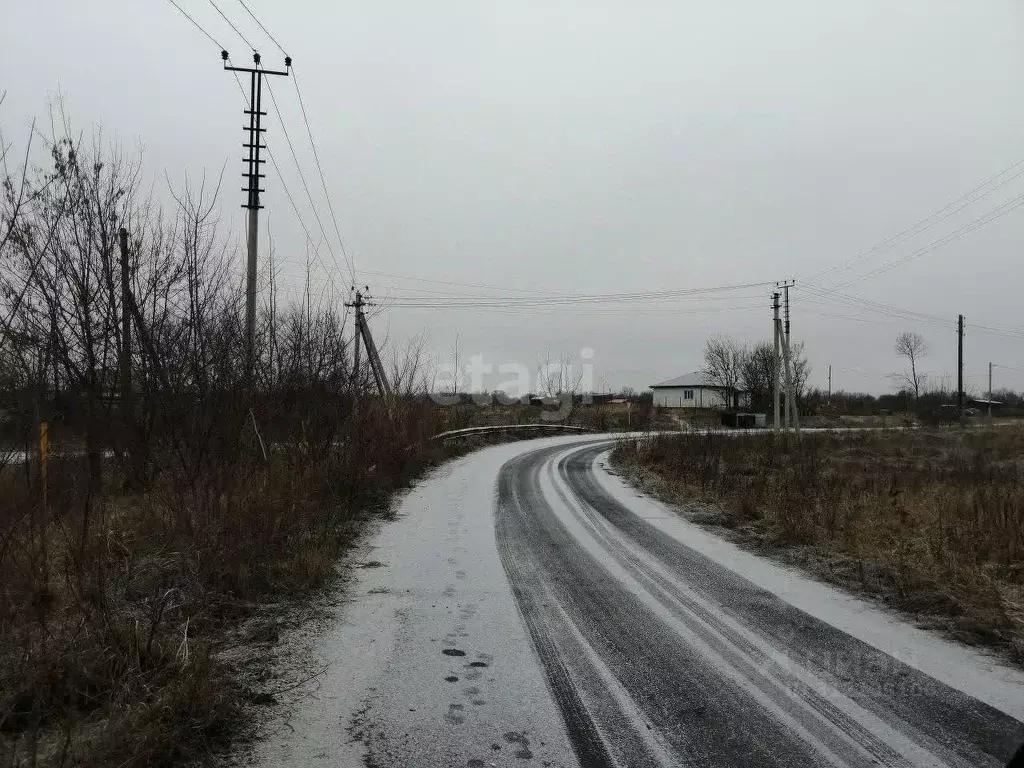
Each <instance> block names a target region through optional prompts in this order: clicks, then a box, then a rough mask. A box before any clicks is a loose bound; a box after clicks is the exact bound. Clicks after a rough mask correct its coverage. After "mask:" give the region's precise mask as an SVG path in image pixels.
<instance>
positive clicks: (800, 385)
mask: <svg viewBox="0 0 1024 768" xmlns="http://www.w3.org/2000/svg"><path fill="white" fill-rule="evenodd" d="M790 354H791V356H792V358H793V388H794V389H795V390H796V392H795V395H796V398H797V401H800V400H802V399H803V396H804V391H805V390H806V389H807V380H808V378H809V377H810V375H811V366H810V363H808V361H807V357H806V355H804V344H803V342H802V341H799V342H794V343H793V345H792V346H791V347H790ZM774 381H775V349H774V347H773V345H772V343H771V342H770V341H762V342H758V343H757V344H755V345H754V347H753V348H752V349H750V351H749V353H748V355H747V358H746V360H745V361H744V364H743V370H742V375H741V377H740V382H741V383H742V385H743V389H745V390H747V392H749V393H750V405H751V407H752V408H758V409H761V408H765V409H766V408H770V407H771V403H772V387H773V384H774Z"/></svg>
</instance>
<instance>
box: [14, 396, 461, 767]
mask: <svg viewBox="0 0 1024 768" xmlns="http://www.w3.org/2000/svg"><path fill="white" fill-rule="evenodd" d="M362 418H363V420H364V426H366V427H367V429H365V430H363V431H362V432H360V433H357V435H356V437H354V438H352V439H351V440H346V441H342V442H341V443H340V444H338V445H336V446H335V448H334V449H333V450H331V451H330V452H329V453H328V454H327V455H325V456H319V457H317V458H316V459H314V458H312V457H311V456H309V455H308V453H307V452H306V451H305V450H304V449H303V448H301V447H285V446H279V447H277V448H275V449H274V450H271V451H270V452H269V458H268V461H267V462H266V463H264V462H263V461H262V460H261V459H260V453H259V452H258V451H256V450H246V451H243V454H244V455H246V456H250V457H251V458H249V459H246V460H244V461H243V462H242V463H241V464H240V465H238V466H236V467H235V468H234V470H233V472H232V474H231V476H230V478H229V479H227V480H224V479H223V478H221V479H219V480H218V481H217V482H214V479H212V478H203V481H202V482H196V481H195V479H191V480H186V479H185V478H184V477H182V476H180V474H178V473H175V472H169V471H168V472H164V473H161V474H160V475H159V476H157V477H156V478H155V480H154V481H153V483H152V484H151V485H150V486H149V487H148V488H147V489H146V490H145V491H144V492H135V493H125V492H119V491H113V490H105V491H104V492H103V493H102V494H100V495H99V496H98V497H95V498H89V497H88V492H87V488H88V482H87V471H86V467H85V466H84V465H85V460H84V457H83V458H71V459H64V460H61V461H53V462H51V468H50V476H51V487H50V494H49V496H50V504H49V506H48V508H47V510H46V512H45V514H44V513H43V511H42V509H41V507H40V505H39V503H38V498H37V497H36V495H35V488H34V485H31V486H30V485H27V484H26V480H25V477H24V475H23V474H19V473H16V472H14V471H12V470H11V469H8V470H7V471H0V765H2V766H16V765H36V764H39V765H89V766H105V765H109V766H115V765H116V766H152V765H174V764H182V763H184V762H188V761H199V762H203V761H204V760H206V759H207V758H208V757H209V756H210V755H212V754H213V753H215V752H217V751H218V750H221V749H223V748H225V747H226V745H227V744H228V742H229V739H230V737H231V736H232V735H233V734H234V733H236V732H237V725H238V723H239V715H240V713H242V712H243V711H244V707H245V705H246V703H247V699H251V697H252V694H251V692H249V691H248V690H247V689H245V687H244V686H242V685H240V683H239V682H238V676H237V675H236V674H235V672H236V670H233V669H232V668H231V666H230V664H229V663H228V662H227V661H226V659H227V658H228V657H230V656H231V655H232V651H234V650H237V649H236V648H234V647H233V644H237V643H239V642H245V641H246V638H244V637H240V635H239V629H240V628H241V627H243V626H244V624H245V619H246V618H247V617H249V616H252V615H253V614H254V612H256V611H258V610H260V609H261V607H262V606H266V605H267V604H269V603H277V602H282V601H283V602H287V601H295V600H301V599H302V598H304V597H305V596H308V595H310V594H311V593H312V592H313V591H314V590H317V589H319V588H322V587H323V586H324V585H326V584H328V583H329V582H330V581H331V580H332V578H333V577H334V576H335V574H336V570H335V565H336V562H337V558H338V556H339V554H340V553H342V552H343V551H344V550H345V549H346V548H347V547H348V546H350V545H351V544H352V543H354V541H355V538H356V537H357V536H358V534H359V532H360V530H362V528H363V526H364V523H365V522H366V521H367V520H368V519H370V518H371V517H372V516H373V515H374V514H376V513H379V512H380V511H382V510H384V509H386V506H385V501H386V499H387V497H388V496H389V495H390V494H391V493H392V492H393V491H394V490H395V489H396V488H398V487H400V486H403V485H405V484H407V483H408V482H409V481H410V480H411V479H412V478H413V477H414V476H415V475H416V474H418V473H419V472H421V471H422V470H423V469H424V468H426V467H427V466H430V465H431V464H433V463H436V462H438V461H440V460H442V459H443V458H445V457H446V456H447V455H451V454H452V453H454V452H457V451H463V450H466V449H467V448H468V446H465V445H456V446H452V445H441V444H436V443H428V442H425V441H423V440H422V437H423V436H424V435H425V434H430V433H431V432H433V431H437V430H440V429H443V428H444V427H445V426H446V424H445V423H444V420H445V419H446V418H447V417H446V415H445V414H443V413H442V412H441V409H437V408H433V407H430V406H414V405H409V406H396V407H393V408H392V409H391V414H390V417H388V416H385V415H384V414H383V413H382V412H365V413H363V414H362ZM359 434H362V435H364V437H362V438H360V437H359V436H358V435H359ZM250 448H251V446H250ZM109 469H110V474H111V475H112V476H113V475H115V473H116V465H113V463H112V466H111V467H110V468H109ZM118 487H119V483H118V481H117V478H116V477H111V479H110V480H109V481H108V482H106V483H105V488H107V489H114V488H118ZM264 624H265V623H264ZM264 629H266V627H265V626H264ZM250 639H251V640H256V641H264V640H266V638H250ZM251 676H252V675H251V670H250V671H249V675H248V677H251Z"/></svg>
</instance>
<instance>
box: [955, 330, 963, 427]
mask: <svg viewBox="0 0 1024 768" xmlns="http://www.w3.org/2000/svg"><path fill="white" fill-rule="evenodd" d="M956 410H957V414H958V416H959V417H960V423H961V424H963V423H964V316H963V315H959V316H958V319H957V323H956Z"/></svg>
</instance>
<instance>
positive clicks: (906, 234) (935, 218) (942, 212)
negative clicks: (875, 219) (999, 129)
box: [804, 160, 1024, 282]
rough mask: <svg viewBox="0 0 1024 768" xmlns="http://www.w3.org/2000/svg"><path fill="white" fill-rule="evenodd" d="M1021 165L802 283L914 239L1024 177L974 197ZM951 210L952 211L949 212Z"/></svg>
mask: <svg viewBox="0 0 1024 768" xmlns="http://www.w3.org/2000/svg"><path fill="white" fill-rule="evenodd" d="M1022 165H1024V160H1018V161H1017V162H1015V163H1013V164H1011V165H1010V166H1008V167H1007V168H1004V169H1003V170H1002V171H1000V172H999V173H997V174H996V175H995V176H992V177H990V178H988V179H986V180H985V181H983V182H982V183H981V184H979V185H978V186H976V187H974V189H972V190H970V191H969V192H966V193H964V194H963V195H961V196H960V197H958V198H957V199H956V200H953V201H951V202H949V203H947V204H946V205H945V206H943V207H942V208H939V209H938V210H936V211H933V212H932V213H930V214H929V215H928V216H926V217H924V218H923V219H921V220H920V221H918V222H916V223H915V224H912V225H911V226H909V227H907V228H906V229H904V230H902V231H900V232H897V233H896V234H895V235H892V236H891V237H888V238H886V239H885V240H883V241H882V242H880V243H877V244H876V245H874V246H872V247H871V248H869V249H867V250H866V251H861V252H860V253H859V254H857V255H856V256H854V257H852V258H850V259H848V260H847V261H846V262H844V263H843V264H841V265H834V266H832V267H829V268H827V269H824V270H822V271H820V272H817V273H816V274H814V275H812V276H811V277H809V278H807V279H806V280H805V281H804V282H817V281H819V280H820V279H821V278H822V277H824V276H826V275H828V274H831V273H832V272H836V271H840V272H845V271H846V270H847V269H849V268H850V267H852V266H853V265H854V264H855V263H856V262H858V261H863V260H864V259H866V258H868V257H870V256H872V255H873V254H875V253H877V252H879V251H882V250H885V249H886V248H888V247H890V246H892V245H896V244H898V243H897V241H898V242H904V241H906V240H908V239H910V238H911V237H914V236H916V235H919V234H921V233H922V232H924V231H926V230H928V229H930V228H931V227H933V226H935V225H936V224H939V223H940V222H942V221H945V220H946V219H948V218H949V217H950V216H953V215H955V214H957V213H959V212H960V211H962V210H963V209H964V208H966V207H968V206H969V205H973V204H974V203H976V202H978V201H979V200H981V199H983V198H985V197H987V196H988V195H990V194H992V193H993V192H995V191H996V190H997V189H1000V188H1002V187H1004V186H1006V185H1007V184H1009V183H1010V182H1011V181H1013V180H1014V179H1017V178H1020V177H1021V176H1022V175H1024V170H1021V171H1018V172H1017V173H1015V174H1013V175H1012V176H1010V177H1009V178H1006V179H1003V180H1002V181H1001V182H999V183H998V184H997V185H996V186H994V187H992V188H991V189H989V190H987V191H986V192H984V193H982V194H980V195H977V196H975V195H976V193H977V192H979V191H980V190H982V189H984V188H985V187H987V186H989V185H990V184H992V183H993V182H994V181H996V180H997V179H999V178H1000V177H1001V176H1005V175H1006V174H1008V173H1010V172H1011V171H1013V170H1015V169H1017V168H1019V167H1020V166H1022ZM968 198H971V199H969V200H968ZM964 200H967V202H964V203H963V204H962V205H959V204H960V203H961V202H962V201H964ZM957 206H959V207H957ZM951 209H954V210H951Z"/></svg>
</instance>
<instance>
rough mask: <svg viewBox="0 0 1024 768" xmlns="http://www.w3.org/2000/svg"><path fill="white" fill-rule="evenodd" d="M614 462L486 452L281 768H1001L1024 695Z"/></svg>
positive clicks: (338, 662) (461, 465) (350, 648)
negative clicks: (650, 495) (647, 490)
mask: <svg viewBox="0 0 1024 768" xmlns="http://www.w3.org/2000/svg"><path fill="white" fill-rule="evenodd" d="M608 448H609V443H608V441H607V440H595V439H593V438H588V439H579V438H568V439H567V438H556V439H549V440H536V441H529V442H525V443H517V444H514V445H510V446H501V447H498V448H492V449H488V450H486V451H483V452H480V453H478V454H474V455H473V456H470V457H466V458H464V459H461V460H460V461H458V462H456V463H455V464H453V465H452V466H450V467H448V468H446V469H444V470H442V471H441V472H439V473H437V474H435V475H434V476H432V477H431V478H429V479H428V480H426V481H425V482H424V483H422V484H421V485H420V486H419V487H418V488H417V489H415V490H414V491H413V492H412V493H411V494H410V495H409V496H408V497H407V498H406V499H404V500H403V502H402V504H401V508H400V519H399V520H398V521H397V522H395V523H393V524H390V525H388V526H386V527H385V528H384V529H382V531H381V532H380V534H378V535H377V537H376V538H375V540H374V542H373V547H372V551H367V552H366V553H364V554H365V556H366V557H373V558H376V560H375V561H368V562H370V563H371V564H373V563H375V562H376V561H380V562H381V563H382V567H380V568H368V569H364V570H362V571H361V573H362V574H365V575H364V576H363V577H362V578H360V579H359V580H358V581H357V583H356V585H355V590H356V592H357V593H358V594H359V595H360V596H359V597H358V599H357V600H356V601H355V602H354V603H353V604H351V605H347V606H345V607H343V609H342V610H341V612H340V615H339V621H338V625H337V627H336V628H335V629H333V630H332V631H331V632H328V633H327V634H326V635H325V637H324V638H323V639H322V641H321V645H320V653H322V655H323V656H324V657H325V658H326V660H327V661H328V663H329V665H330V666H329V671H328V672H327V673H326V675H325V677H324V679H323V680H322V681H321V683H320V687H319V689H318V690H316V691H313V692H310V693H308V694H307V695H306V696H305V698H304V699H303V700H300V701H299V702H298V703H297V708H296V711H295V712H294V714H293V715H292V717H291V719H290V722H289V725H290V727H291V728H292V729H293V731H291V732H289V735H288V736H286V737H281V736H278V737H276V738H274V739H271V740H270V741H269V742H268V744H267V746H266V748H265V751H264V753H263V755H262V758H263V762H264V764H266V765H289V764H293V765H316V764H323V765H332V766H333V765H347V764H351V765H359V764H367V765H371V766H396V767H397V766H420V765H422V766H440V765H451V766H475V767H477V768H483V767H484V766H490V765H495V766H498V765H506V766H509V765H515V766H528V765H542V766H545V768H547V766H554V765H565V766H568V765H582V766H586V767H588V768H589V767H590V766H594V767H595V768H600V767H603V766H630V767H632V766H637V767H641V766H673V765H689V766H824V765H836V766H856V767H858V768H859V767H861V766H864V767H866V766H1001V765H1003V764H1004V763H1005V761H1006V760H1007V759H1008V757H1009V756H1010V754H1011V753H1012V752H1013V750H1014V749H1015V748H1016V747H1017V746H1018V744H1020V743H1021V742H1024V725H1022V724H1021V722H1019V719H1020V718H1022V717H1024V677H1022V676H1021V675H1020V674H1019V673H1016V672H1014V671H1012V670H1008V669H1006V668H1004V667H1002V666H1000V665H999V664H997V663H996V662H994V661H993V660H991V659H988V658H986V657H984V656H981V655H980V654H977V653H976V652H973V651H970V650H967V649H962V648H959V647H957V646H954V645H952V644H950V643H947V642H945V641H943V640H941V639H938V638H935V637H933V636H930V635H927V634H925V633H924V632H921V631H919V630H916V629H913V628H911V627H907V626H905V625H903V624H901V623H900V622H898V621H896V620H894V619H893V618H892V617H891V616H889V615H887V614H885V613H884V612H882V611H880V610H878V609H876V608H873V607H871V606H868V605H866V604H864V603H862V602H860V601H857V600H854V599H852V598H850V597H847V596H844V595H842V594H841V593H839V592H837V591H836V590H834V589H831V588H829V587H826V586H823V585H818V584H815V583H813V582H810V581H809V580H807V579H804V578H802V577H800V576H798V575H796V574H794V573H792V572H790V571H788V570H786V569H783V568H781V567H779V566H777V565H774V564H772V563H768V562H765V561H763V560H761V559H759V558H757V557H755V556H753V555H751V554H749V553H744V552H741V551H739V550H737V549H736V548H735V547H733V546H732V545H729V544H727V543H725V542H722V541H721V540H718V539H716V538H715V537H713V536H711V535H709V534H708V533H707V532H705V531H703V530H701V529H699V528H697V527H695V526H693V525H692V524H689V523H686V522H685V521H682V520H680V519H679V518H678V517H677V516H676V515H674V514H672V513H671V512H670V511H668V510H666V509H664V508H663V507H661V506H660V505H658V504H657V503H655V502H652V501H651V500H649V499H644V498H641V497H639V496H637V495H636V494H634V493H632V492H631V491H629V490H628V489H626V488H625V487H624V486H623V484H622V483H621V482H619V481H618V480H617V479H616V478H614V477H611V476H609V475H608V474H607V473H606V472H605V471H604V469H603V463H604V457H606V454H607V450H608Z"/></svg>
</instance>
